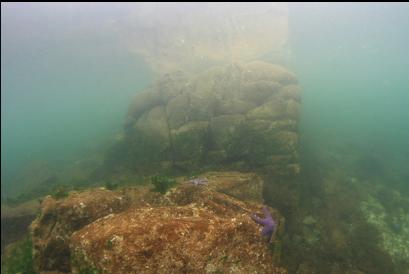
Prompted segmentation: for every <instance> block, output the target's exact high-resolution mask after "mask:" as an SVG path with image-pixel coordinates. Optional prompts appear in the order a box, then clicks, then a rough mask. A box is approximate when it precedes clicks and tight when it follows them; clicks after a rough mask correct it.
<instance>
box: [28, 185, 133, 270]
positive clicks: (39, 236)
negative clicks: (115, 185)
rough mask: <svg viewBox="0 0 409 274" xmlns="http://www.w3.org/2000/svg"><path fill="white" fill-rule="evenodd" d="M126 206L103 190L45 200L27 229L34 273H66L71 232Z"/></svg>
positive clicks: (114, 194)
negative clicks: (31, 245) (31, 249)
mask: <svg viewBox="0 0 409 274" xmlns="http://www.w3.org/2000/svg"><path fill="white" fill-rule="evenodd" d="M128 205H129V202H128V201H126V199H125V197H123V196H121V195H118V194H116V193H114V192H112V191H108V190H103V189H93V190H87V191H84V192H82V193H72V194H71V195H70V196H69V197H68V198H66V199H62V200H55V199H54V198H52V197H51V196H48V197H46V198H45V199H44V200H43V202H42V203H41V213H40V215H39V216H38V217H37V218H36V219H35V220H34V221H33V223H32V224H31V227H30V232H31V237H32V241H33V259H34V264H35V267H36V270H37V271H38V272H41V271H61V272H69V271H70V250H69V238H70V236H71V234H72V232H74V231H76V230H78V229H80V228H82V227H83V226H85V225H87V224H89V223H91V222H93V221H95V220H96V219H98V218H100V217H103V216H106V215H108V214H111V213H115V212H120V211H123V210H124V209H125V208H126V207H127V206H128Z"/></svg>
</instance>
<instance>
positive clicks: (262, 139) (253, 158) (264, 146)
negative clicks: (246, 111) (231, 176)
mask: <svg viewBox="0 0 409 274" xmlns="http://www.w3.org/2000/svg"><path fill="white" fill-rule="evenodd" d="M224 147H225V149H226V153H227V161H228V162H238V161H244V163H245V166H246V167H247V168H251V169H253V168H260V167H262V166H264V165H266V164H267V163H268V156H270V155H272V154H273V153H274V150H276V149H277V144H275V143H274V142H273V141H272V140H269V138H268V134H267V133H265V132H263V131H260V130H258V129H256V128H254V127H253V126H251V125H250V124H248V123H241V124H239V125H237V126H236V128H235V130H234V132H232V133H231V135H230V136H229V138H227V140H226V141H225V144H224Z"/></svg>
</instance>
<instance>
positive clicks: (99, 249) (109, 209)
mask: <svg viewBox="0 0 409 274" xmlns="http://www.w3.org/2000/svg"><path fill="white" fill-rule="evenodd" d="M205 176H206V178H207V180H208V184H207V185H194V184H192V183H190V182H189V181H188V180H186V179H180V180H178V182H179V183H178V185H177V186H176V187H175V188H173V189H171V190H169V191H168V192H167V193H166V194H165V195H160V194H158V193H152V192H150V191H149V190H148V189H147V188H146V187H144V186H143V187H134V190H133V191H131V189H130V188H126V189H123V190H118V191H117V192H112V191H107V190H102V189H94V190H88V191H85V192H83V193H74V194H71V195H70V196H69V197H67V198H65V199H63V200H60V201H55V200H54V199H52V198H47V199H45V200H44V201H43V203H42V210H41V215H40V216H39V217H38V218H37V219H36V220H35V221H34V222H33V224H32V226H31V230H32V238H33V245H34V249H35V253H34V262H35V265H36V268H37V270H38V271H40V272H45V271H60V272H63V273H67V272H71V273H88V272H86V271H102V272H106V273H164V272H169V273H181V272H186V273H217V272H218V271H219V272H220V271H221V272H223V273H252V272H256V273H286V271H285V269H283V268H280V267H277V263H278V261H279V257H280V254H281V251H280V247H281V242H280V237H281V235H282V233H283V229H284V218H283V217H282V216H281V215H280V213H279V212H278V211H277V210H275V209H272V208H269V210H270V212H271V214H272V215H273V217H274V219H275V221H276V222H277V229H276V231H275V234H274V236H273V238H272V239H271V243H270V244H268V243H267V242H266V239H264V238H263V237H262V236H261V235H260V230H261V227H260V226H259V225H258V224H256V223H255V222H254V221H253V220H251V218H250V213H257V214H261V212H262V207H263V200H262V198H261V191H262V180H261V178H259V177H258V176H256V175H255V174H253V173H247V174H246V173H239V172H210V173H206V174H202V175H200V177H202V178H203V177H205ZM219 191H220V192H219ZM245 193H249V194H248V196H246V195H245ZM234 196H237V197H238V196H240V197H241V199H240V200H239V199H237V198H235V197H234ZM272 250H273V251H272ZM91 273H92V272H91Z"/></svg>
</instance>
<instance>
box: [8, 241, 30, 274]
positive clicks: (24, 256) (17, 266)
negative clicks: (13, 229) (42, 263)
mask: <svg viewBox="0 0 409 274" xmlns="http://www.w3.org/2000/svg"><path fill="white" fill-rule="evenodd" d="M32 247H33V244H32V241H31V238H30V237H29V236H25V237H24V238H23V239H21V240H20V241H18V242H16V243H14V244H12V245H10V246H9V247H8V248H7V249H6V251H5V253H4V255H3V256H2V258H1V273H2V274H15V273H24V274H31V273H36V272H35V270H34V267H33V254H32Z"/></svg>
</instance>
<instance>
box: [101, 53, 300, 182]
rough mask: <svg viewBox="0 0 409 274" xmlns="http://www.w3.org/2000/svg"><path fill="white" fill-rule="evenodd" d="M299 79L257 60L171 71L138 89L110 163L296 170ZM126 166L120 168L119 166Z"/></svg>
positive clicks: (278, 172)
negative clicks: (191, 74) (200, 70)
mask: <svg viewBox="0 0 409 274" xmlns="http://www.w3.org/2000/svg"><path fill="white" fill-rule="evenodd" d="M299 108H300V90H299V86H298V84H297V79H296V76H295V75H294V74H293V73H292V72H290V71H288V70H286V69H285V68H283V67H280V66H277V65H272V64H269V63H264V62H261V61H254V62H251V63H248V64H231V65H226V66H220V67H215V68H213V69H210V70H208V71H206V72H204V73H201V74H199V75H197V76H195V77H188V76H187V75H185V74H184V73H182V72H179V73H174V74H168V75H166V76H165V77H163V78H162V79H160V80H158V81H157V82H156V83H155V84H154V85H152V86H151V87H150V88H148V89H147V90H145V91H143V92H141V93H139V94H137V96H136V97H135V99H134V100H133V102H132V104H131V105H130V108H129V112H128V116H127V120H126V123H125V134H124V136H123V139H122V141H121V142H119V143H118V144H117V146H116V147H114V148H113V149H112V151H111V153H110V155H109V156H108V159H107V163H108V164H107V165H106V166H107V168H108V169H111V170H120V171H122V170H123V169H124V168H128V169H132V170H136V171H139V172H140V171H149V170H151V171H152V170H158V169H164V168H172V170H175V169H176V170H181V171H182V172H185V171H191V170H197V169H203V168H206V167H218V168H220V167H222V168H225V169H252V170H254V169H257V168H267V169H269V170H271V171H272V172H273V173H274V174H276V175H283V176H293V175H296V174H298V173H299V171H300V167H299V162H298V130H297V125H298V117H299ZM121 168H122V169H121Z"/></svg>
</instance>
